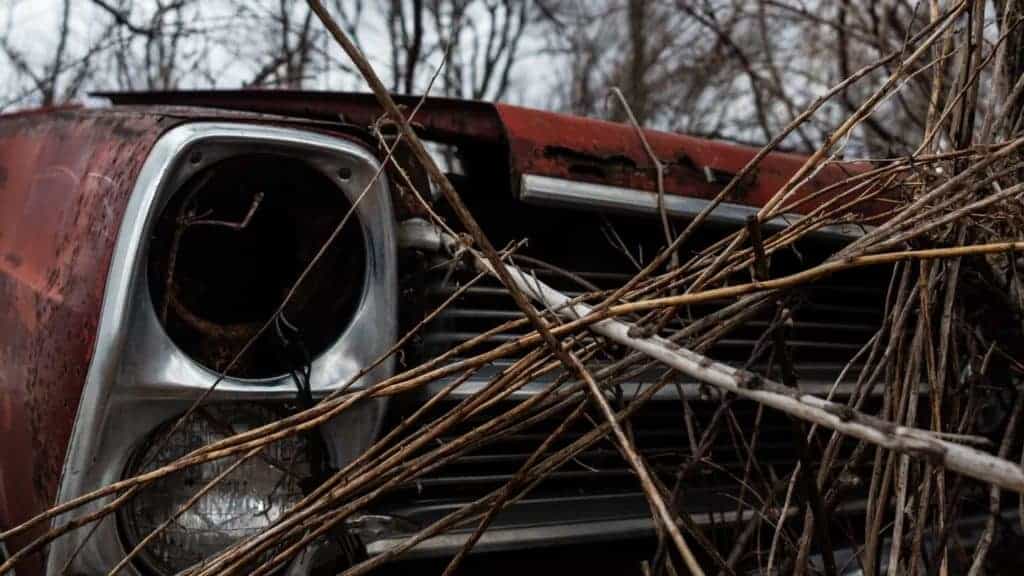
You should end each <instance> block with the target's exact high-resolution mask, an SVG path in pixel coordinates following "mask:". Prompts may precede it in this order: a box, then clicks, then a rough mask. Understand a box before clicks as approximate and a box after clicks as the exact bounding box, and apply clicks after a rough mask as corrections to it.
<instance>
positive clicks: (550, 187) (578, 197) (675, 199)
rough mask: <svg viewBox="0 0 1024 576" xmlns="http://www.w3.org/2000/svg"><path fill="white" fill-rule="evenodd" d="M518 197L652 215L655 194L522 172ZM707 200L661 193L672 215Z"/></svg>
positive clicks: (847, 229)
mask: <svg viewBox="0 0 1024 576" xmlns="http://www.w3.org/2000/svg"><path fill="white" fill-rule="evenodd" d="M519 199H520V200H522V201H523V202H526V203H528V204H538V205H543V206H558V207H562V208H577V209H583V210H593V211H600V212H619V213H632V214H648V215H656V214H657V213H658V195H657V194H656V193H654V192H648V191H646V190H637V189H633V188H621V187H619V186H607V185H605V184H593V183H589V182H576V181H574V180H564V179H562V178H551V177H549V176H538V175H536V174H524V175H523V177H522V184H521V188H520V191H519ZM708 204H710V201H708V200H704V199H703V198H688V197H686V196H677V195H675V194H666V195H665V211H666V212H667V213H668V214H669V216H672V217H675V218H694V217H696V216H697V215H698V214H700V213H701V211H702V210H704V208H705V207H707V206H708ZM754 214H757V208H754V207H751V206H744V205H742V204H733V203H730V202H722V203H720V204H719V205H718V206H717V207H716V208H715V209H714V210H713V211H712V212H711V214H709V215H708V221H709V222H714V223H718V224H730V225H737V226H739V225H743V224H745V223H746V221H747V218H748V217H750V216H752V215H754ZM802 217H803V216H801V215H800V214H783V215H781V216H778V217H776V218H773V219H772V220H769V221H768V222H765V223H764V225H765V227H766V228H768V229H769V230H779V229H782V228H785V227H786V226H789V225H790V224H793V223H795V222H797V221H799V220H800V218H802ZM870 229H871V227H869V226H861V225H857V224H837V225H830V226H823V227H821V228H819V229H817V230H815V231H814V232H812V233H811V234H813V235H815V236H817V237H819V238H820V237H826V238H834V239H836V240H847V241H848V240H854V239H856V238H859V237H861V236H863V235H864V233H865V232H866V231H869V230H870Z"/></svg>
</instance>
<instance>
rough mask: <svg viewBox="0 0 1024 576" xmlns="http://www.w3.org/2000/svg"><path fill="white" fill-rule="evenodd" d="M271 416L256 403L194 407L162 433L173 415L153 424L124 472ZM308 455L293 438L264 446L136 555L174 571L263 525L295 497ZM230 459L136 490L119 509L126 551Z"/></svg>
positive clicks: (302, 444) (165, 461)
mask: <svg viewBox="0 0 1024 576" xmlns="http://www.w3.org/2000/svg"><path fill="white" fill-rule="evenodd" d="M277 418H278V414H277V413H275V412H274V411H273V410H270V409H268V408H267V407H265V406H261V405H258V404H217V405H212V406H209V407H202V408H199V409H198V410H196V411H195V412H193V414H192V415H191V416H189V418H188V420H187V421H186V422H185V423H184V424H182V425H181V426H179V427H178V429H177V430H176V431H174V432H173V434H171V435H170V436H169V437H167V433H168V432H170V431H171V429H172V427H173V425H174V423H175V421H176V420H177V419H176V418H175V419H172V420H171V421H169V422H168V423H167V424H165V425H164V426H162V427H161V428H160V429H158V430H157V431H156V432H155V433H154V434H153V435H152V436H151V437H150V438H149V441H147V442H146V443H145V444H144V445H143V446H142V447H141V448H140V449H139V450H138V451H137V452H136V453H135V455H134V456H133V457H132V459H131V461H130V462H129V464H128V468H127V470H126V474H127V475H128V476H134V475H136V474H140V473H142V472H146V471H150V470H154V469H156V468H159V467H161V466H164V465H165V464H168V463H170V462H173V461H174V460H177V459H178V458H180V457H182V456H184V455H185V454H188V453H189V452H191V451H193V450H195V449H197V448H200V447H202V446H204V445H206V444H209V443H211V442H215V441H217V440H220V439H222V438H225V437H228V436H231V435H233V434H237V433H240V432H244V431H246V430H250V429H253V428H257V427H259V426H262V425H264V424H267V423H269V422H272V421H274V420H276V419H277ZM165 437H166V439H165ZM308 454H309V451H308V450H307V446H306V440H305V438H304V437H302V436H298V435H297V436H290V437H288V438H285V439H283V440H280V441H278V442H276V443H274V444H271V445H269V446H267V447H266V448H265V449H264V450H263V452H261V453H260V454H258V455H257V456H254V457H253V458H250V459H249V460H247V461H246V462H245V463H243V464H241V465H240V466H239V467H238V468H236V469H235V470H234V471H233V472H231V474H229V475H228V476H227V477H225V478H224V479H223V480H221V481H220V482H219V483H218V484H217V485H216V486H215V487H213V488H212V489H210V490H209V491H208V492H207V493H206V494H204V495H203V496H202V497H201V498H200V499H199V500H198V501H197V502H196V503H195V504H193V505H192V507H191V508H189V509H188V510H187V511H185V512H183V513H182V514H181V515H179V516H178V517H177V518H176V519H175V520H174V521H173V522H171V523H170V524H169V525H168V526H167V527H166V528H164V529H163V530H162V531H161V532H160V534H159V535H157V536H156V537H154V538H153V539H152V540H150V542H149V543H148V544H147V545H146V546H145V547H144V548H143V549H142V550H140V551H139V555H138V556H137V557H138V558H139V560H140V561H142V562H143V563H145V564H146V565H147V567H148V568H150V569H151V570H153V571H155V572H159V573H162V574H176V573H178V572H180V571H182V570H185V569H187V568H189V567H191V566H193V565H195V564H197V563H199V562H201V561H203V560H204V559H206V558H209V557H211V556H213V555H214V554H216V553H217V552H219V551H221V550H223V549H224V548H226V547H228V546H230V545H232V544H234V543H236V542H238V541H240V540H242V539H243V538H246V537H248V536H251V535H253V534H256V533H258V532H260V531H262V530H264V529H265V528H267V527H268V526H269V525H270V524H271V523H273V522H274V521H275V520H277V519H278V518H280V517H281V516H282V515H284V514H285V513H286V512H287V511H288V510H290V509H291V508H292V506H294V505H295V503H296V502H297V501H298V500H299V499H300V498H301V497H302V489H301V487H300V482H301V481H302V480H303V479H304V478H307V477H308V476H309V472H310V467H309V460H308ZM234 462H235V459H234V458H225V459H222V460H218V461H214V462H209V463H206V464H202V465H199V466H192V467H190V468H186V469H185V470H182V471H180V472H177V473H175V474H171V475H169V476H165V477H164V478H161V479H160V480H157V481H155V482H153V483H152V484H149V485H148V486H147V487H146V488H144V489H143V490H141V491H140V492H139V493H138V494H137V495H136V496H135V497H134V498H132V499H131V500H130V502H128V503H127V505H125V506H123V507H122V508H121V509H120V510H119V515H120V520H121V522H120V524H121V527H122V531H123V535H124V537H125V540H126V544H127V546H128V548H129V549H131V548H134V547H135V545H136V544H137V543H138V542H140V541H141V540H142V539H143V538H145V537H146V536H148V535H149V534H150V532H152V531H153V530H154V529H156V528H157V527H158V526H160V525H161V524H163V523H164V522H165V521H166V520H167V519H168V518H170V517H172V516H173V515H174V514H175V512H176V511H177V510H178V509H179V508H180V507H181V506H182V505H183V504H184V503H185V502H187V501H188V500H189V498H191V497H192V496H193V495H194V494H195V493H196V492H197V491H199V490H201V489H202V488H203V487H204V486H206V484H207V483H208V482H210V481H211V480H213V479H214V478H216V477H217V476H218V475H219V474H221V473H222V472H224V471H225V470H226V469H227V468H228V467H230V466H231V465H232V463H234Z"/></svg>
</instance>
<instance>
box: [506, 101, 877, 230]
mask: <svg viewBox="0 0 1024 576" xmlns="http://www.w3.org/2000/svg"><path fill="white" fill-rule="evenodd" d="M497 111H498V114H499V115H500V116H501V120H502V125H503V126H504V127H505V131H506V134H507V138H508V146H509V151H510V157H511V159H512V169H513V171H514V172H515V173H516V174H520V175H521V174H540V175H543V176H551V177H557V178H565V179H569V180H579V181H585V182H594V183H598V184H608V185H613V186H620V187H623V188H631V189H635V190H646V191H650V192H656V191H657V190H658V186H657V172H656V168H655V165H654V162H653V161H652V159H651V156H650V154H648V153H647V150H646V149H645V148H644V145H643V141H642V140H641V139H640V136H639V135H638V134H637V133H636V130H635V129H634V128H633V127H632V126H630V125H628V124H620V123H615V122H606V121H603V120H594V119H591V118H582V117H578V116H567V115H565V114H556V113H552V112H544V111H540V110H530V109H527V108H520V107H517V106H507V105H502V104H499V105H498V106H497ZM644 136H645V138H646V139H647V141H648V143H649V144H650V146H651V149H652V150H653V152H654V154H655V156H657V158H658V161H659V162H661V163H662V165H663V169H664V173H663V175H664V188H665V193H666V194H676V195H679V196H686V197H691V198H712V197H714V196H715V195H716V194H717V193H718V192H720V191H721V190H722V189H723V188H724V187H725V185H726V184H728V183H729V181H730V180H732V178H733V177H734V176H735V175H736V174H738V173H739V172H740V171H741V170H742V169H743V168H744V167H745V166H746V165H747V164H748V163H749V162H750V160H752V159H753V158H754V156H755V155H756V154H757V152H758V149H757V148H753V147H750V146H740V145H737V144H730V143H726V142H721V141H716V140H706V139H702V138H693V137H690V136H684V135H681V134H670V133H667V132H659V131H656V130H645V131H644ZM806 160H807V157H806V156H800V155H797V154H785V153H772V154H769V155H768V156H767V157H765V159H764V160H763V161H761V162H760V163H759V164H758V166H757V168H756V169H755V170H754V172H753V173H752V174H751V175H750V176H749V177H748V178H747V179H746V180H745V181H744V182H743V183H742V184H741V185H740V186H739V187H738V188H737V189H736V191H735V192H734V193H733V194H732V196H731V197H730V198H727V199H726V200H727V201H729V202H734V203H737V204H745V205H748V206H754V207H760V206H763V205H764V204H765V203H766V202H768V200H770V199H771V198H772V196H773V195H774V194H775V193H776V192H777V191H778V190H779V189H781V188H782V187H783V186H784V185H785V184H786V183H787V182H788V181H789V179H790V177H791V176H793V175H794V174H795V173H796V172H797V171H798V170H799V169H800V167H801V166H802V165H803V164H804V162H805V161H806ZM867 167H868V165H867V164H865V163H845V164H843V165H838V164H830V165H828V166H825V167H824V168H823V169H822V170H820V171H819V172H817V173H816V174H815V176H814V178H812V179H811V180H810V181H809V182H808V183H807V184H806V185H805V186H803V187H802V188H801V189H800V190H799V191H798V193H797V194H796V195H795V196H794V197H793V198H792V200H794V201H795V200H798V199H801V198H804V197H806V196H808V195H810V194H812V193H813V192H816V191H818V190H820V189H822V188H824V187H826V186H828V185H830V184H835V183H837V182H841V181H843V180H845V179H846V178H848V177H849V176H850V175H851V173H857V172H861V171H863V170H865V169H866V168H867ZM829 197H831V196H827V195H826V196H825V197H822V198H818V199H811V200H809V201H808V202H806V203H804V205H802V206H800V208H799V209H798V210H797V211H798V212H801V213H805V212H806V211H809V210H811V209H813V208H814V207H816V206H819V205H820V204H821V203H822V202H823V201H825V200H827V199H828V198H829ZM882 209H883V206H882V205H881V204H880V203H865V205H864V206H861V207H859V208H858V212H859V213H862V214H877V213H879V212H881V211H882Z"/></svg>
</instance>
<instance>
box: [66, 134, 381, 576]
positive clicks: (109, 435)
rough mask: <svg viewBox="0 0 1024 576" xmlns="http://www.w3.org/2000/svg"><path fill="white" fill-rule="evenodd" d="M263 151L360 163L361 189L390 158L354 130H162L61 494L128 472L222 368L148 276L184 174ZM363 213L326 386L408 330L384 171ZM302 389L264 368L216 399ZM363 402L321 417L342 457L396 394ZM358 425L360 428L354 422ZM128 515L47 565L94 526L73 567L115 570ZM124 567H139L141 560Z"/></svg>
mask: <svg viewBox="0 0 1024 576" xmlns="http://www.w3.org/2000/svg"><path fill="white" fill-rule="evenodd" d="M197 147H198V148H199V149H200V150H201V151H202V160H201V162H200V163H199V164H198V165H195V164H194V163H193V162H189V161H188V157H189V156H190V152H191V151H192V150H195V149H196V148H197ZM253 152H260V153H267V152H273V153H279V154H283V155H287V156H292V157H298V158H301V159H303V160H304V161H306V162H307V163H309V164H310V165H311V166H313V167H314V168H316V169H318V170H321V171H323V172H324V173H325V174H328V175H333V174H337V173H338V169H339V168H341V167H345V168H348V169H350V170H351V175H350V176H349V178H348V179H347V180H346V182H345V183H344V184H342V185H341V186H340V188H341V189H342V190H343V192H344V193H345V194H346V195H348V196H349V198H350V199H353V200H354V198H355V196H357V195H358V194H359V193H360V192H362V190H363V189H364V188H365V186H367V185H368V184H369V182H370V181H371V178H372V177H373V176H374V175H375V174H376V172H377V169H378V166H379V164H378V162H377V160H376V158H375V157H374V156H373V154H372V153H371V152H370V151H368V150H366V149H365V148H363V147H361V146H359V145H358V144H356V143H354V142H351V141H348V140H344V139H341V138H335V137H331V136H327V135H324V134H319V133H315V132H305V131H301V130H297V129H293V128H283V127H273V126H259V125H252V124H233V123H228V122H197V123H190V124H184V125H181V126H178V127H175V128H172V129H171V130H169V131H167V132H166V133H165V134H164V135H163V136H161V138H160V139H159V140H158V141H157V142H156V144H155V145H154V146H153V149H152V150H151V151H150V154H149V156H148V157H147V159H146V161H145V163H144V164H143V166H142V169H141V171H140V172H139V176H138V178H137V179H136V182H135V184H134V187H133V189H132V193H131V197H130V198H129V200H128V203H127V206H126V208H125V214H124V218H123V220H122V222H121V226H120V229H119V230H118V231H117V241H116V244H115V246H114V252H113V256H112V259H111V264H110V269H109V271H108V273H107V284H106V290H105V293H104V297H103V305H102V309H101V313H100V320H99V326H98V328H97V333H96V348H95V353H94V355H93V359H92V362H91V363H90V365H89V371H88V373H87V376H86V381H85V386H84V389H83V391H82V397H81V399H80V401H79V406H78V411H77V414H76V418H75V423H74V429H73V432H72V436H71V441H70V443H69V446H68V453H67V457H66V458H65V462H64V469H63V473H62V476H61V483H60V489H59V492H58V497H57V502H66V501H68V500H70V499H72V498H74V497H77V496H79V495H82V494H86V493H88V492H90V491H92V490H95V489H97V488H99V487H101V486H104V485H107V484H109V483H111V482H114V481H117V480H119V479H120V478H121V475H122V473H123V470H124V467H125V465H126V461H127V459H128V457H129V456H130V454H131V452H132V451H133V450H134V449H135V448H136V447H137V446H138V444H139V442H141V440H143V439H144V438H145V436H146V435H147V434H148V433H149V432H150V431H152V430H153V429H154V428H155V427H157V426H158V425H159V424H161V423H162V422H164V421H165V420H167V419H169V418H172V417H174V416H175V415H177V414H180V413H182V412H183V411H184V410H185V409H186V408H187V407H188V406H189V405H191V403H192V402H193V401H194V399H195V398H197V397H198V396H199V395H200V394H202V393H203V391H205V390H206V389H208V388H209V387H211V386H212V385H213V383H214V381H215V380H216V375H215V374H214V373H213V372H211V371H210V370H208V369H206V368H204V367H202V366H200V365H199V364H198V363H196V362H195V361H194V360H192V359H191V358H189V357H187V356H186V355H185V354H184V353H183V352H182V351H181V350H180V349H178V348H177V347H176V346H175V345H174V344H173V343H172V342H171V341H170V339H169V338H168V336H167V334H166V333H165V332H164V330H163V328H162V327H161V326H160V324H159V322H158V321H157V318H156V313H155V311H154V309H153V306H152V301H151V298H150V297H149V294H148V286H147V281H146V278H145V267H146V257H145V251H146V247H147V242H148V238H149V233H150V231H151V229H152V227H153V226H154V225H155V223H156V220H157V219H158V217H159V214H160V210H161V209H162V207H163V206H164V204H166V202H167V200H168V199H169V198H170V196H171V195H172V194H173V193H174V191H175V190H176V189H177V186H178V185H179V184H181V183H182V182H183V181H184V180H185V179H187V178H188V177H189V176H191V175H192V174H194V173H195V172H196V171H198V170H200V169H202V168H203V167H205V166H208V165H209V164H210V163H213V162H216V161H218V160H221V159H224V158H227V157H231V156H235V155H238V154H245V153H253ZM356 213H357V215H358V216H359V218H358V222H359V223H360V225H361V226H362V227H363V235H364V237H365V240H366V245H367V249H368V255H367V282H366V284H367V287H366V289H365V290H364V294H363V300H362V302H361V303H360V306H359V308H358V310H357V312H356V314H355V316H354V317H353V319H352V321H351V322H350V324H349V326H348V327H347V328H346V330H345V332H344V333H342V335H341V336H340V337H339V338H338V340H337V341H336V342H335V344H333V345H332V346H331V347H330V348H329V349H328V350H327V351H325V352H324V353H323V354H322V355H321V356H319V357H318V358H316V359H315V360H314V362H313V377H312V382H311V384H312V389H313V392H314V393H315V394H318V395H320V394H326V393H327V392H329V391H330V390H332V389H333V388H334V387H335V386H337V385H338V384H339V383H343V382H345V381H346V380H348V379H350V378H351V377H352V376H354V375H355V374H356V373H357V372H358V371H359V370H360V369H361V368H362V367H363V366H366V365H367V364H368V363H370V362H371V361H373V360H375V359H376V358H378V357H379V356H381V355H382V354H383V353H384V352H385V351H386V350H387V348H388V347H389V346H390V345H391V344H392V343H393V342H394V341H395V339H396V336H397V330H398V319H397V318H398V317H397V302H398V288H397V285H398V280H397V274H398V272H397V269H396V260H397V234H396V231H395V223H394V213H393V211H392V208H391V198H390V194H389V192H388V186H387V181H386V180H385V179H384V178H380V179H378V180H377V181H376V184H375V188H374V189H373V190H372V191H371V192H370V193H368V194H366V195H365V196H364V197H363V200H362V201H361V202H360V203H359V205H358V207H357V209H356ZM392 369H393V361H392V360H388V361H386V362H383V363H381V365H380V366H379V367H378V368H377V369H376V370H374V371H373V372H372V373H370V374H368V375H366V376H365V377H364V378H363V379H361V380H360V381H359V382H358V383H357V386H361V385H365V384H367V383H370V382H374V381H377V380H379V379H381V378H384V377H387V376H388V375H390V374H391V373H392ZM294 396H295V385H294V383H293V382H291V381H290V380H288V379H287V378H286V377H279V378H276V379H266V380H262V381H260V383H259V385H258V386H254V385H253V384H252V383H251V382H246V381H242V380H237V379H232V378H228V379H225V380H224V381H222V382H221V383H220V384H218V385H217V389H216V391H215V392H214V393H213V394H211V396H210V399H211V400H217V399H227V398H230V399H236V400H262V399H274V398H294ZM359 408H360V409H357V410H354V411H352V413H351V414H347V413H346V414H343V415H342V417H343V418H341V419H340V420H341V421H338V422H335V421H332V422H330V423H328V424H327V425H325V426H324V427H323V428H322V429H321V431H322V432H323V433H324V435H325V437H327V439H328V440H329V442H328V445H329V447H330V451H331V457H332V458H334V459H342V460H343V459H345V458H350V457H352V455H353V454H354V453H358V452H359V447H360V446H361V445H363V444H366V443H367V442H370V441H372V438H373V435H374V433H375V432H376V430H367V429H366V428H367V426H373V425H376V426H378V427H379V422H380V421H381V419H382V417H383V410H384V405H383V403H380V402H373V403H367V404H365V405H363V406H361V407H359ZM126 415H128V416H127V417H126ZM375 423H376V424H375ZM353 426H355V427H358V428H360V429H359V430H355V431H351V428H352V427H353ZM340 429H346V430H347V431H346V436H345V437H344V438H340V437H339V436H338V435H339V432H340ZM109 501H110V499H103V500H100V501H95V502H93V503H91V504H89V505H87V506H84V507H82V508H81V509H79V510H78V511H76V512H74V513H68V514H65V515H62V516H60V517H58V518H55V519H54V520H53V522H52V525H53V526H58V525H61V524H64V523H65V522H67V521H68V520H69V519H71V518H73V517H77V516H79V515H81V514H85V513H89V512H92V511H94V510H96V509H98V508H99V507H101V506H103V505H104V504H106V503H108V502H109ZM116 524H117V522H116V519H115V518H114V517H113V516H108V517H107V518H105V519H104V520H103V521H102V522H101V523H100V525H99V526H98V528H97V529H96V531H95V534H92V532H91V531H90V530H85V529H83V530H77V531H73V532H71V533H69V534H67V535H66V536H65V537H62V538H60V539H58V540H57V541H55V542H54V543H53V544H52V545H51V547H50V550H49V554H48V557H47V574H49V575H52V576H57V574H59V573H60V572H61V570H62V568H63V567H64V564H65V563H66V562H67V559H68V558H70V557H71V555H72V554H74V551H75V550H76V549H77V548H78V547H79V545H80V544H82V542H83V538H85V537H86V536H88V535H91V538H90V540H89V541H88V543H86V544H84V545H83V546H82V548H81V551H80V552H79V553H78V555H77V557H76V558H75V560H74V562H73V563H72V564H71V572H72V573H81V574H95V573H99V574H106V573H107V572H108V571H109V570H110V569H111V568H112V567H113V566H114V564H116V562H117V561H119V560H120V559H121V558H122V557H123V555H124V554H125V550H124V548H123V545H122V542H121V539H120V537H119V535H118V530H117V526H116ZM122 572H123V573H125V574H128V575H129V576H138V575H137V571H136V570H135V569H134V568H133V567H131V566H128V567H126V568H125V569H124V570H123V571H122Z"/></svg>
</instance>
